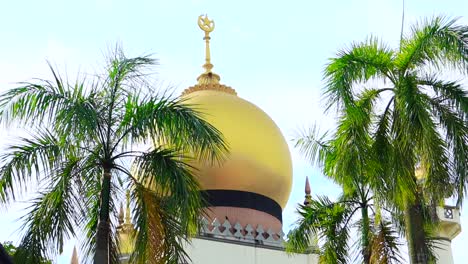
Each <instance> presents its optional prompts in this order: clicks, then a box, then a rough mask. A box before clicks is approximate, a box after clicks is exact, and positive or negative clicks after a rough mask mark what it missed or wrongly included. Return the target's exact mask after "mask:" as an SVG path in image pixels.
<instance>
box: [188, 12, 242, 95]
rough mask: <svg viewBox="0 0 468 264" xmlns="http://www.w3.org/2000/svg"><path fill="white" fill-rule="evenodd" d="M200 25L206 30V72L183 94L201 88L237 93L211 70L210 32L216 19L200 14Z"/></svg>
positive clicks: (204, 66) (204, 65)
mask: <svg viewBox="0 0 468 264" xmlns="http://www.w3.org/2000/svg"><path fill="white" fill-rule="evenodd" d="M198 26H199V27H200V29H201V30H203V31H204V32H205V37H204V38H203V39H204V40H205V64H203V68H204V69H205V72H204V73H202V74H201V75H200V76H198V78H197V81H198V84H197V85H195V86H192V87H189V88H188V89H186V90H185V91H184V92H183V93H182V95H185V94H189V93H191V92H196V91H201V90H215V91H222V92H226V93H230V94H233V95H236V91H235V90H234V89H232V88H231V87H229V86H226V85H223V84H220V83H219V80H220V79H221V78H220V77H219V75H218V74H216V73H214V72H212V71H211V70H212V69H213V64H212V63H211V53H210V39H211V38H210V33H211V32H212V31H213V30H214V28H215V23H214V21H213V20H210V19H209V18H208V15H200V16H199V17H198Z"/></svg>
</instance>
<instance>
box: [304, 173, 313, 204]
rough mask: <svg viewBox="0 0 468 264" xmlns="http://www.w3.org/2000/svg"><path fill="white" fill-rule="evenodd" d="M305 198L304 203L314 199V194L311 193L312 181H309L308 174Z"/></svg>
mask: <svg viewBox="0 0 468 264" xmlns="http://www.w3.org/2000/svg"><path fill="white" fill-rule="evenodd" d="M304 191H305V200H304V205H309V204H310V201H311V200H312V196H311V195H310V192H311V190H310V183H309V177H308V176H306V182H305V189H304Z"/></svg>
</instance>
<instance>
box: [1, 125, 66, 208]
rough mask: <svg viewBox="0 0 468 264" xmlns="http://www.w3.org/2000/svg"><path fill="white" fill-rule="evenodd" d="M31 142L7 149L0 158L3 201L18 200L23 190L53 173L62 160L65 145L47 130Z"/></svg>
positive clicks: (33, 137) (25, 141) (29, 140)
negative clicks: (17, 195) (35, 180)
mask: <svg viewBox="0 0 468 264" xmlns="http://www.w3.org/2000/svg"><path fill="white" fill-rule="evenodd" d="M37 132H38V133H37V134H36V135H33V136H32V138H22V139H20V143H18V144H16V145H12V146H10V147H8V148H7V151H6V153H5V154H3V155H2V156H1V157H0V160H1V168H0V201H1V202H2V203H5V202H8V201H9V200H14V199H15V192H16V193H21V192H22V189H23V188H22V186H25V185H26V184H27V183H29V182H30V181H31V180H32V178H33V177H36V179H38V178H39V177H40V174H41V172H42V171H43V170H45V171H46V172H50V171H52V170H53V169H55V168H56V167H57V166H59V164H60V162H61V161H62V158H63V145H62V143H61V142H59V140H58V139H57V138H56V137H55V136H54V135H53V134H52V133H51V132H50V131H48V130H39V131H37Z"/></svg>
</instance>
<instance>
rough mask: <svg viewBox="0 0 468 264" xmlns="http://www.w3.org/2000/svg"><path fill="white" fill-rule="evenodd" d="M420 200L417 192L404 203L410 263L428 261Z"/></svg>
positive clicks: (424, 263) (425, 262)
mask: <svg viewBox="0 0 468 264" xmlns="http://www.w3.org/2000/svg"><path fill="white" fill-rule="evenodd" d="M421 202H422V201H421V199H420V198H419V194H417V195H416V199H415V200H414V201H406V205H405V228H406V239H407V240H408V254H409V257H410V263H411V264H427V263H429V252H427V248H426V233H425V231H424V219H423V211H422V205H421Z"/></svg>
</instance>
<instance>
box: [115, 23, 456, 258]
mask: <svg viewBox="0 0 468 264" xmlns="http://www.w3.org/2000/svg"><path fill="white" fill-rule="evenodd" d="M198 25H199V27H200V28H201V29H202V30H203V32H204V34H205V36H204V40H205V53H206V59H205V64H204V65H203V68H204V69H205V71H204V72H203V73H202V74H201V75H200V76H199V77H198V78H197V81H198V83H197V84H196V85H194V86H192V87H189V88H187V89H186V90H184V91H183V93H182V95H181V96H182V97H183V98H184V99H185V102H187V103H188V104H190V105H194V106H196V108H197V110H199V111H200V112H201V113H202V115H203V117H204V118H205V119H206V120H207V121H208V122H210V123H211V124H212V125H213V126H214V127H216V128H217V129H218V130H219V131H220V132H221V133H222V134H223V136H224V138H225V141H226V143H227V144H228V145H229V148H230V153H229V156H228V158H227V160H226V161H225V162H224V163H223V164H222V165H221V166H211V165H208V164H203V163H199V164H196V165H197V167H199V169H200V174H199V175H198V180H199V182H200V185H201V188H202V190H203V191H204V192H205V193H206V194H207V199H208V202H209V207H208V208H206V209H207V210H206V215H205V217H204V218H203V219H202V223H203V224H202V227H201V230H200V231H199V235H198V236H197V237H195V238H194V239H192V242H191V243H190V244H187V245H186V248H185V249H186V251H187V253H188V255H189V256H190V258H191V263H194V264H218V263H224V264H258V263H268V264H277V263H278V264H279V263H281V264H288V263H290V264H316V263H318V255H317V254H316V252H317V251H316V246H314V245H311V247H310V250H309V251H307V252H306V253H302V254H292V255H291V254H288V253H286V252H285V249H284V244H283V242H284V241H283V239H284V233H283V226H282V223H283V219H282V211H283V209H284V207H285V205H286V203H287V200H288V198H289V195H290V192H291V185H292V160H291V155H290V152H289V149H288V145H287V143H286V140H285V138H284V136H283V135H282V133H281V131H280V129H279V128H278V126H277V125H276V124H275V123H274V121H273V120H272V119H271V118H270V117H269V116H268V115H267V114H266V113H265V112H264V111H262V110H261V109H260V108H258V107H257V106H255V105H254V104H252V103H250V102H248V101H246V100H244V99H242V98H241V97H239V96H238V95H237V93H236V91H235V90H234V89H233V88H231V87H229V86H227V85H224V84H221V83H220V76H219V75H218V74H216V73H214V72H213V71H212V69H213V64H212V63H211V56H210V33H211V32H212V31H213V30H214V22H213V21H212V20H209V19H208V17H207V16H200V17H199V18H198ZM306 197H310V186H309V183H308V181H307V182H306ZM129 207H130V206H129V203H128V201H127V210H126V213H125V214H124V212H123V209H121V213H120V216H119V227H118V233H119V235H120V238H121V239H120V241H121V243H122V244H121V252H122V257H121V260H122V263H128V257H129V254H131V250H132V248H131V247H132V245H131V243H130V242H128V241H129V237H130V236H131V233H132V232H133V226H132V224H131V222H130V221H131V220H130V208H129ZM438 214H439V218H440V219H441V223H442V225H441V229H440V232H439V235H440V237H441V238H442V240H441V241H443V242H442V244H441V245H442V246H440V247H438V248H437V249H436V254H437V255H438V256H439V261H438V262H439V263H444V264H450V263H453V257H452V251H451V240H452V239H453V238H454V237H455V236H456V235H458V234H459V233H460V231H461V228H460V218H459V211H458V209H457V208H450V207H440V208H438ZM124 215H125V217H124ZM124 218H125V219H124Z"/></svg>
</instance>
